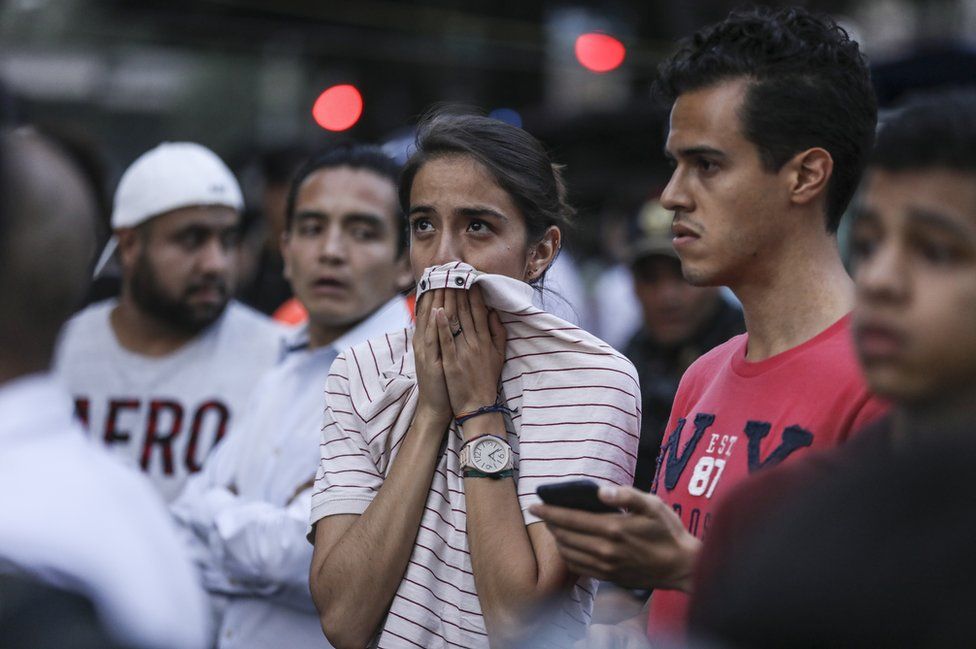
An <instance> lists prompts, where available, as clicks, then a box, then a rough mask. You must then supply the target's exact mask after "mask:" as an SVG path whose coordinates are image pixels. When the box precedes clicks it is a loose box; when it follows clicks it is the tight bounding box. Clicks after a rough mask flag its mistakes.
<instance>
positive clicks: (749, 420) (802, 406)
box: [647, 316, 885, 642]
mask: <svg viewBox="0 0 976 649" xmlns="http://www.w3.org/2000/svg"><path fill="white" fill-rule="evenodd" d="M747 342H748V334H743V335H741V336H736V337H735V338H732V339H731V340H729V341H728V342H726V343H725V344H723V345H720V346H718V347H716V348H715V349H713V350H712V351H710V352H709V353H707V354H705V355H704V356H702V357H701V358H700V359H698V360H697V361H696V362H695V363H694V364H693V365H692V366H691V367H689V368H688V371H687V372H685V375H684V376H683V377H682V379H681V384H680V385H679V387H678V394H677V395H676V396H675V400H674V406H673V407H672V410H671V418H670V420H669V421H668V427H667V430H668V433H669V434H668V437H667V440H666V441H665V443H664V445H662V447H661V452H660V454H659V455H658V460H657V472H656V474H655V477H654V484H653V485H652V486H651V491H652V493H656V494H657V495H658V497H660V498H661V499H662V500H663V501H664V502H666V503H668V504H670V505H671V506H672V507H673V508H674V510H675V512H677V514H678V515H679V516H680V517H681V521H682V522H683V523H684V524H685V526H686V527H687V528H688V530H689V531H690V532H691V533H692V534H694V535H695V536H696V537H698V538H699V539H701V540H702V541H703V542H707V534H708V528H709V526H710V525H711V522H712V511H713V510H714V509H715V507H716V503H717V502H718V501H719V500H720V499H721V497H722V496H723V494H727V493H728V492H729V491H730V490H731V489H732V487H734V486H735V485H737V484H739V483H740V482H742V481H743V480H745V479H746V478H747V477H748V476H749V475H750V474H752V473H754V472H756V471H758V470H760V469H764V468H767V467H771V466H774V465H777V464H779V463H780V462H783V461H784V460H787V459H790V460H792V459H793V458H794V457H795V453H796V452H797V451H801V450H803V449H807V448H809V449H819V448H826V447H831V446H836V445H838V444H840V443H842V442H844V441H845V440H846V439H847V438H848V437H849V436H850V435H851V433H852V432H854V431H857V430H858V429H859V428H861V427H863V426H864V424H866V423H868V422H870V421H872V420H874V419H875V418H877V417H878V416H880V415H881V414H883V412H884V410H885V406H884V404H883V403H882V402H880V401H879V400H878V399H877V398H875V397H873V396H872V395H871V394H870V392H869V391H868V388H867V385H866V383H865V381H864V378H863V377H862V375H861V370H860V367H859V366H858V363H857V359H856V358H855V356H854V348H853V344H852V341H851V335H850V316H845V317H844V318H841V319H840V320H839V321H837V322H836V323H834V324H833V325H831V326H830V327H829V328H827V329H826V330H824V331H822V332H821V333H820V334H818V335H817V336H815V337H814V338H812V339H811V340H808V341H807V342H805V343H803V344H802V345H799V346H797V347H794V348H793V349H790V350H787V351H785V352H783V353H781V354H777V355H776V356H773V357H771V358H768V359H766V360H763V361H759V362H756V363H751V362H749V361H747V360H746V358H745V356H746V345H747ZM801 455H802V453H801ZM687 614H688V596H687V595H685V594H684V593H681V592H679V591H669V590H658V591H655V592H654V594H653V595H652V597H651V607H650V614H649V616H648V624H647V635H648V637H649V638H651V639H652V640H658V641H663V642H667V641H675V640H678V641H680V640H681V639H682V638H683V635H684V630H685V623H686V621H687Z"/></svg>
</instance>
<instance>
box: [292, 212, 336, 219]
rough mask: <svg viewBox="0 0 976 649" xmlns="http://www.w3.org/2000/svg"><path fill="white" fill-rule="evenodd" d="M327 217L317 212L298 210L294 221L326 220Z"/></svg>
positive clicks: (323, 213)
mask: <svg viewBox="0 0 976 649" xmlns="http://www.w3.org/2000/svg"><path fill="white" fill-rule="evenodd" d="M327 218H329V215H328V214H326V213H325V212H319V211H318V210H300V211H299V212H296V213H295V220H298V219H327Z"/></svg>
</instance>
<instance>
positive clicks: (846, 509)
mask: <svg viewBox="0 0 976 649" xmlns="http://www.w3.org/2000/svg"><path fill="white" fill-rule="evenodd" d="M851 235H852V248H853V254H854V264H855V281H856V286H857V305H856V307H855V310H854V326H853V329H854V340H855V346H856V348H857V352H858V356H859V357H860V360H861V366H862V367H863V369H864V373H865V375H866V376H867V380H868V382H869V384H870V385H871V388H872V389H873V390H874V391H875V392H876V393H877V394H879V395H881V396H884V397H887V398H889V399H890V400H891V401H892V404H893V406H892V410H891V413H890V415H889V416H888V417H886V418H884V419H882V420H881V421H879V422H877V423H876V424H875V425H874V426H871V427H869V428H868V429H867V430H865V431H864V433H862V434H861V435H859V436H858V438H857V439H856V440H854V441H853V442H852V443H850V444H849V445H847V446H846V447H844V448H842V449H837V450H835V451H832V452H829V453H824V454H822V455H821V456H819V457H813V458H810V459H809V460H808V461H806V462H803V463H798V464H796V465H793V466H791V467H784V468H782V469H780V470H777V471H773V472H770V473H769V474H766V475H764V476H762V477H761V478H759V479H757V480H756V481H754V482H751V483H746V484H745V485H743V486H742V487H741V488H740V489H737V490H736V491H734V492H733V493H732V494H731V495H730V497H729V499H728V500H727V502H726V503H724V504H723V506H722V508H721V509H720V510H719V515H718V516H717V517H716V525H715V528H714V535H715V536H714V540H715V541H716V542H715V543H710V544H709V545H707V546H706V550H705V552H704V554H703V556H702V562H701V565H700V571H699V574H698V575H697V577H696V584H697V588H696V590H695V595H694V598H693V604H692V615H691V625H692V631H693V632H695V633H696V634H697V635H698V636H699V637H700V639H702V640H708V641H711V644H707V645H706V646H716V645H717V646H723V647H783V646H789V647H839V648H846V647H851V648H853V647H945V648H949V647H963V646H971V645H972V644H973V636H974V632H973V628H972V621H971V614H972V611H973V607H974V606H976V560H974V559H973V551H972V549H973V547H974V545H976V507H974V503H976V487H974V484H973V481H972V480H971V479H970V477H969V476H970V475H971V473H972V469H971V467H972V463H973V460H974V458H976V436H974V431H976V410H974V408H973V404H974V403H976V90H973V89H970V90H966V91H950V92H942V93H939V94H934V95H927V96H921V97H919V98H917V99H915V100H914V101H912V102H910V103H909V104H908V105H907V107H905V108H903V109H902V110H901V111H899V112H897V113H895V114H894V115H893V116H892V117H891V118H890V120H889V121H887V123H885V124H883V126H882V128H881V130H880V132H879V135H878V142H877V146H876V147H875V150H874V154H873V158H872V161H871V163H870V165H869V167H868V173H867V175H866V179H865V185H864V193H863V196H862V200H861V204H860V205H859V209H858V215H857V218H856V220H855V222H854V226H853V229H852V232H851ZM719 541H720V542H719Z"/></svg>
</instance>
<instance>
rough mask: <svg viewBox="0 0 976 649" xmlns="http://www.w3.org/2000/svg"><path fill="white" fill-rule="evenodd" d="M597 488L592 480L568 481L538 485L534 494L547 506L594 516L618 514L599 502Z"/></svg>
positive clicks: (613, 509) (617, 510) (614, 509)
mask: <svg viewBox="0 0 976 649" xmlns="http://www.w3.org/2000/svg"><path fill="white" fill-rule="evenodd" d="M599 488H600V487H599V486H598V485H597V484H596V483H595V482H593V481H592V480H568V481H566V482H550V483H549V484H544V485H539V486H538V487H536V490H535V492H536V493H537V494H539V498H542V502H544V503H546V504H547V505H555V506H556V507H571V508H573V509H582V510H583V511H587V512H593V513H595V514H613V513H619V512H620V510H619V509H617V508H616V507H611V506H610V505H606V504H604V503H603V501H601V500H600V497H599V496H598V495H597V491H598V490H599Z"/></svg>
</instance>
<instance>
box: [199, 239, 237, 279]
mask: <svg viewBox="0 0 976 649" xmlns="http://www.w3.org/2000/svg"><path fill="white" fill-rule="evenodd" d="M235 254H236V252H235V248H233V247H228V246H226V245H224V242H223V241H221V239H220V237H216V236H215V237H210V238H209V239H208V240H207V242H206V243H205V244H204V245H203V249H202V250H201V251H200V257H199V263H200V267H201V269H202V270H203V272H204V273H223V272H225V271H226V270H227V269H228V267H229V266H230V265H231V261H232V259H233V256H234V255H235Z"/></svg>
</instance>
